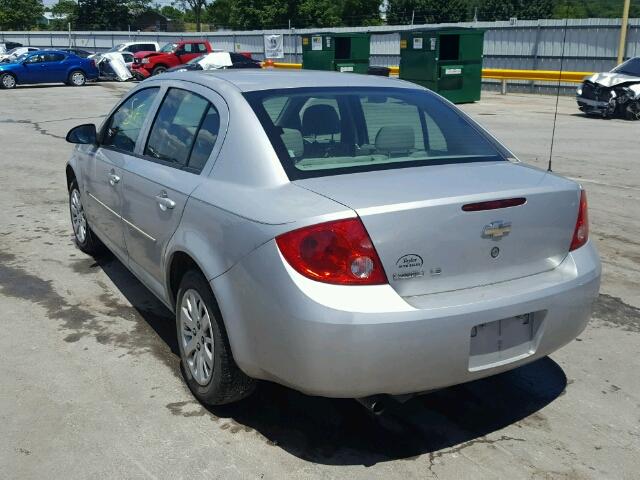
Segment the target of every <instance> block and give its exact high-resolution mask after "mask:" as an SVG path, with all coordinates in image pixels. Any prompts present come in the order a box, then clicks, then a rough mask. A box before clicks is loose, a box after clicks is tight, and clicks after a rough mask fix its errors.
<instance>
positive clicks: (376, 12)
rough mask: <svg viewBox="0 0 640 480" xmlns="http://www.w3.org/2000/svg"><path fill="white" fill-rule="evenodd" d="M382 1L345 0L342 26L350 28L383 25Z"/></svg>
mask: <svg viewBox="0 0 640 480" xmlns="http://www.w3.org/2000/svg"><path fill="white" fill-rule="evenodd" d="M381 3H382V2H381V0H344V1H343V5H342V15H341V16H342V24H343V25H346V26H349V27H357V26H360V25H382V19H381V18H380V5H381Z"/></svg>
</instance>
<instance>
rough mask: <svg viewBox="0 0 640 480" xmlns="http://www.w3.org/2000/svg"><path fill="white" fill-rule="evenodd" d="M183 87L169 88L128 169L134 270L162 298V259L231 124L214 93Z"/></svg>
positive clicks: (126, 213)
mask: <svg viewBox="0 0 640 480" xmlns="http://www.w3.org/2000/svg"><path fill="white" fill-rule="evenodd" d="M184 85H185V84H182V83H180V82H167V87H166V89H165V90H164V91H163V100H162V103H161V104H160V107H159V109H158V110H157V113H156V115H155V118H154V120H153V123H152V124H151V125H150V127H149V132H148V134H145V136H146V140H145V141H144V142H142V144H141V145H140V146H139V149H138V150H137V153H138V154H137V155H136V156H133V157H130V158H129V159H128V160H127V163H126V165H125V175H126V182H125V183H124V192H123V193H124V200H125V202H124V206H123V212H122V216H123V219H124V224H125V241H126V244H127V249H128V253H129V264H130V268H131V269H132V270H133V271H134V272H136V274H138V276H139V277H140V278H142V279H143V280H144V281H145V283H146V284H147V285H148V286H149V287H150V288H151V289H152V290H154V291H156V293H157V294H159V295H163V294H164V291H163V280H164V265H163V261H162V260H163V253H164V251H165V248H166V246H167V243H168V242H169V240H170V239H171V237H172V236H173V234H174V232H175V230H176V229H177V227H178V224H179V222H180V218H181V216H182V211H183V209H184V207H185V204H186V202H187V199H188V197H189V195H190V194H191V192H193V190H194V189H195V188H196V187H197V186H198V185H199V184H200V182H201V178H202V177H201V176H200V174H201V172H202V171H203V169H204V168H205V165H206V163H207V160H208V159H209V157H210V156H211V153H212V151H213V150H214V147H216V145H217V144H218V143H219V142H218V141H217V139H218V138H219V137H220V138H223V135H222V134H220V130H221V125H223V127H222V128H223V129H225V130H226V124H227V119H228V112H227V110H226V106H225V103H224V101H223V100H222V99H221V98H220V97H217V96H216V95H215V94H213V92H212V91H211V90H208V89H206V88H204V87H199V86H194V85H193V84H191V85H189V86H188V90H186V89H185V88H184ZM186 85H188V84H186Z"/></svg>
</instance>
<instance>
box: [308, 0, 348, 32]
mask: <svg viewBox="0 0 640 480" xmlns="http://www.w3.org/2000/svg"><path fill="white" fill-rule="evenodd" d="M341 3H342V2H339V1H336V0H302V1H301V2H300V5H298V12H297V13H298V14H297V15H296V23H297V24H298V25H297V26H298V27H302V28H305V27H333V26H336V25H340V24H341V22H342V13H343V9H342V4H341Z"/></svg>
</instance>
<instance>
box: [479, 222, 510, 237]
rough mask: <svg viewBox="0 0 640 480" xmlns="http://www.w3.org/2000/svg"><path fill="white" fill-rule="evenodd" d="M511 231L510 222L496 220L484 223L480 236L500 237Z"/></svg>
mask: <svg viewBox="0 0 640 480" xmlns="http://www.w3.org/2000/svg"><path fill="white" fill-rule="evenodd" d="M510 231H511V222H503V221H502V220H498V221H495V222H491V223H490V224H489V225H485V226H484V228H483V229H482V236H483V237H485V238H502V237H504V236H505V235H507V234H508V233H509V232H510Z"/></svg>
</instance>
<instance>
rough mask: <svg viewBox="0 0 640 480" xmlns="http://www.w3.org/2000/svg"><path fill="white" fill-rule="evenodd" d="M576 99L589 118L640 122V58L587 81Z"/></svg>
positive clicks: (597, 74)
mask: <svg viewBox="0 0 640 480" xmlns="http://www.w3.org/2000/svg"><path fill="white" fill-rule="evenodd" d="M576 100H577V102H578V108H579V109H580V111H582V112H584V113H586V114H587V115H597V116H601V117H602V118H610V117H623V118H626V119H627V120H640V57H634V58H631V59H629V60H627V61H626V62H624V63H621V64H620V65H618V66H617V67H616V68H614V69H613V70H611V71H610V72H602V73H595V74H593V75H592V76H590V77H588V78H586V79H585V80H584V82H582V85H580V86H579V87H578V89H577V91H576Z"/></svg>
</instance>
